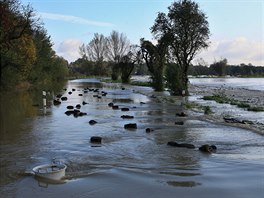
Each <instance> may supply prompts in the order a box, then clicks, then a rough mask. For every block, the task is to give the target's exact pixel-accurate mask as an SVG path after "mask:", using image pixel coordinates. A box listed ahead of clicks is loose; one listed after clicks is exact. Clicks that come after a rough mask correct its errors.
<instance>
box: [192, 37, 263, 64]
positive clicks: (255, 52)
mask: <svg viewBox="0 0 264 198" xmlns="http://www.w3.org/2000/svg"><path fill="white" fill-rule="evenodd" d="M197 58H203V59H204V60H205V61H206V62H208V63H209V64H211V63H213V62H214V61H215V60H216V61H218V60H220V59H221V58H226V59H227V60H228V63H229V64H236V65H239V64H241V63H245V64H248V63H252V64H253V65H256V66H257V65H258V66H264V43H263V42H262V43H261V42H256V41H250V40H248V39H246V38H245V37H237V38H235V39H233V40H221V41H212V42H211V45H210V47H209V48H208V49H207V50H204V51H202V52H201V53H200V54H199V55H198V56H197Z"/></svg>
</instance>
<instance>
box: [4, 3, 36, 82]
mask: <svg viewBox="0 0 264 198" xmlns="http://www.w3.org/2000/svg"><path fill="white" fill-rule="evenodd" d="M0 11H1V15H0V16H1V25H0V55H1V69H0V73H1V79H0V85H1V86H10V85H12V86H13V85H16V84H17V83H19V82H20V81H25V80H27V78H28V76H29V73H30V70H31V67H32V64H33V63H34V61H35V60H36V53H35V52H36V49H35V45H34V42H33V40H32V37H31V33H32V30H33V27H34V26H35V25H36V22H37V21H34V20H33V16H34V13H33V9H32V8H31V7H30V6H29V5H28V6H22V5H21V4H20V3H19V1H17V0H4V1H1V2H0Z"/></svg>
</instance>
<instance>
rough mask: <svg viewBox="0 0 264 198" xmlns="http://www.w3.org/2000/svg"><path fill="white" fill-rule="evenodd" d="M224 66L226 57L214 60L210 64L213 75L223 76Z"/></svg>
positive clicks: (224, 72)
mask: <svg viewBox="0 0 264 198" xmlns="http://www.w3.org/2000/svg"><path fill="white" fill-rule="evenodd" d="M226 66H227V59H226V58H225V59H222V60H220V61H217V62H216V61H215V62H214V63H213V64H211V65H210V69H211V70H212V71H213V72H214V74H215V75H218V76H225V75H226Z"/></svg>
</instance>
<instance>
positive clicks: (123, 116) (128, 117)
mask: <svg viewBox="0 0 264 198" xmlns="http://www.w3.org/2000/svg"><path fill="white" fill-rule="evenodd" d="M121 118H123V119H133V118H134V116H130V115H122V116H121Z"/></svg>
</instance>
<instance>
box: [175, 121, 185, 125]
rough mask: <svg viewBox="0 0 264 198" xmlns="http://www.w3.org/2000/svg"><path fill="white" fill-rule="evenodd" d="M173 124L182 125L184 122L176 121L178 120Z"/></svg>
mask: <svg viewBox="0 0 264 198" xmlns="http://www.w3.org/2000/svg"><path fill="white" fill-rule="evenodd" d="M175 125H184V122H182V121H178V122H175Z"/></svg>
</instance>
